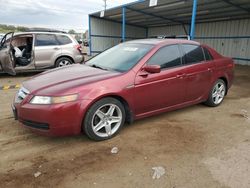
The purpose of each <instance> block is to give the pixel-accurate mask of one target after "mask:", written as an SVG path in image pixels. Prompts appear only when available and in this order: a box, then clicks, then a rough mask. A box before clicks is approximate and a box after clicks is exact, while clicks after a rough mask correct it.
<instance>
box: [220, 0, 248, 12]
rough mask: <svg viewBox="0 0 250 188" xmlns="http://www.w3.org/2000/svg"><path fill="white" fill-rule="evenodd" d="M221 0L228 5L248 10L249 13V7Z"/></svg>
mask: <svg viewBox="0 0 250 188" xmlns="http://www.w3.org/2000/svg"><path fill="white" fill-rule="evenodd" d="M222 1H223V2H225V3H227V4H229V5H232V6H234V7H236V8H238V9H241V10H244V11H246V12H248V13H249V14H250V9H249V8H244V7H242V6H240V5H238V4H235V3H232V2H231V1H229V0H222Z"/></svg>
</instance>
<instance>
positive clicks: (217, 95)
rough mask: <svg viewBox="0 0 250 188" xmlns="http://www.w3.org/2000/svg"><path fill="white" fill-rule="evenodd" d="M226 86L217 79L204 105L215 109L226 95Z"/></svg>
mask: <svg viewBox="0 0 250 188" xmlns="http://www.w3.org/2000/svg"><path fill="white" fill-rule="evenodd" d="M226 90H227V86H226V84H225V82H224V81H223V80H222V79H218V80H217V81H216V82H215V84H214V86H213V88H212V90H211V91H210V93H209V97H208V100H207V101H206V102H205V104H206V105H208V106H211V107H216V106H218V105H220V104H221V103H222V101H223V99H224V97H225V95H226Z"/></svg>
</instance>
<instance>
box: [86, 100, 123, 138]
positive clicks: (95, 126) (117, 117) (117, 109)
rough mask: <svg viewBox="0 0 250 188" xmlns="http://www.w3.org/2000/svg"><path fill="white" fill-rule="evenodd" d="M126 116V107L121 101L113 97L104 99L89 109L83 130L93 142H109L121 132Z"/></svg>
mask: <svg viewBox="0 0 250 188" xmlns="http://www.w3.org/2000/svg"><path fill="white" fill-rule="evenodd" d="M125 116H126V115H125V109H124V106H123V105H122V103H121V102H120V101H119V100H117V99H114V98H111V97H108V98H103V99H101V100H99V101H97V102H96V103H94V104H93V105H92V106H91V107H90V108H89V109H88V111H87V113H86V116H85V119H84V122H83V125H82V129H83V131H84V132H85V134H86V135H87V136H88V137H89V138H90V139H92V140H95V141H102V140H107V139H110V138H112V137H114V136H115V135H116V134H117V133H118V132H119V131H120V129H121V128H122V126H123V125H124V122H125ZM112 117H113V118H112Z"/></svg>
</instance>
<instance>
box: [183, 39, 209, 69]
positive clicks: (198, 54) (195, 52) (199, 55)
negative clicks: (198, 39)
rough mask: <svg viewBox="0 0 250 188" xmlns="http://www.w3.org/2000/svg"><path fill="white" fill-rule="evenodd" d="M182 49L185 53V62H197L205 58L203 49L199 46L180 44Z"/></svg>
mask: <svg viewBox="0 0 250 188" xmlns="http://www.w3.org/2000/svg"><path fill="white" fill-rule="evenodd" d="M182 49H183V51H184V54H185V55H184V59H185V63H186V64H193V63H199V62H201V61H204V60H205V59H204V54H203V50H202V48H201V47H200V46H196V45H191V44H182Z"/></svg>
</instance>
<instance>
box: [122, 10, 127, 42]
mask: <svg viewBox="0 0 250 188" xmlns="http://www.w3.org/2000/svg"><path fill="white" fill-rule="evenodd" d="M125 41H126V7H122V42H125Z"/></svg>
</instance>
